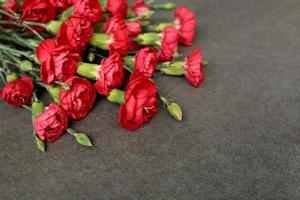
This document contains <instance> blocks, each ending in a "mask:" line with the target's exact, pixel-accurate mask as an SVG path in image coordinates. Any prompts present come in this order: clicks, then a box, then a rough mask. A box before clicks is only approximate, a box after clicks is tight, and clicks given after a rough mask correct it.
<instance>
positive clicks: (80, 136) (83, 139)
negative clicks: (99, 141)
mask: <svg viewBox="0 0 300 200" xmlns="http://www.w3.org/2000/svg"><path fill="white" fill-rule="evenodd" d="M74 136H75V138H76V140H77V142H78V143H79V144H81V145H83V146H87V147H92V146H93V144H92V142H91V140H90V139H89V137H88V136H87V135H86V134H84V133H76V134H74Z"/></svg>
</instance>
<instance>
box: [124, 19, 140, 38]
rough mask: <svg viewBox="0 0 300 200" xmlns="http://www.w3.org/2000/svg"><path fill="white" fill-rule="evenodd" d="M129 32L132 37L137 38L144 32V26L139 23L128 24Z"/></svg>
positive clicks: (130, 22)
mask: <svg viewBox="0 0 300 200" xmlns="http://www.w3.org/2000/svg"><path fill="white" fill-rule="evenodd" d="M127 30H128V33H129V36H130V37H136V36H138V35H139V34H140V33H141V32H142V26H141V24H140V23H139V21H129V22H127Z"/></svg>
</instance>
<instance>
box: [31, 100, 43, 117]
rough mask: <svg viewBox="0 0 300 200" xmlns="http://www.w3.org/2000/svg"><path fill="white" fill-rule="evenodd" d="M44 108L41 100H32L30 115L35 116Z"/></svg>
mask: <svg viewBox="0 0 300 200" xmlns="http://www.w3.org/2000/svg"><path fill="white" fill-rule="evenodd" d="M44 110H45V105H44V103H43V102H41V101H36V102H33V104H32V115H33V117H34V118H36V117H37V116H38V115H39V114H41V113H42V112H43V111H44Z"/></svg>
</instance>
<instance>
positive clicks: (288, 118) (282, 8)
mask: <svg viewBox="0 0 300 200" xmlns="http://www.w3.org/2000/svg"><path fill="white" fill-rule="evenodd" d="M176 2H179V3H180V2H182V4H186V5H188V6H189V7H191V8H192V9H193V10H194V11H195V12H197V14H198V36H197V38H196V41H195V44H194V46H193V47H191V48H186V49H182V52H183V53H184V54H186V53H187V52H189V51H190V50H192V49H193V48H194V47H198V46H201V47H202V48H203V50H204V55H205V58H206V59H207V60H209V62H210V65H209V67H208V68H207V69H206V74H207V80H206V82H205V83H204V84H203V86H202V87H201V88H200V89H195V88H193V87H191V86H190V85H189V84H187V82H186V81H185V80H184V78H171V77H163V78H159V79H158V80H157V82H158V84H159V87H160V88H161V90H162V92H163V93H165V94H167V96H168V97H169V98H170V99H172V100H174V101H176V102H178V103H179V104H181V105H182V107H183V109H184V112H185V116H184V120H183V122H182V123H176V122H175V121H174V120H173V119H172V118H170V117H169V116H168V114H167V112H166V111H165V110H163V109H161V112H160V113H159V114H158V115H157V117H156V118H154V119H153V120H152V121H151V123H149V124H147V125H145V126H144V127H143V128H142V129H140V130H139V131H137V132H134V133H131V132H128V131H126V130H125V129H122V128H120V127H119V125H118V123H117V109H118V108H117V106H116V105H113V104H110V103H108V102H107V101H105V100H104V99H100V100H99V101H98V102H97V105H96V106H95V109H94V110H93V112H92V113H91V114H90V115H89V117H88V118H86V119H85V120H83V121H79V122H74V123H73V127H74V128H75V129H77V130H83V131H85V132H86V133H87V134H88V135H90V136H91V137H92V139H93V142H94V144H95V147H94V148H93V149H91V150H90V149H87V148H83V147H81V146H79V145H77V144H76V143H75V141H74V139H73V138H72V137H71V136H69V135H65V136H63V137H62V138H61V140H59V141H57V142H55V143H53V144H51V145H48V149H47V150H48V151H47V153H40V152H38V151H37V150H36V149H35V148H34V146H33V142H32V137H31V133H32V127H31V119H30V114H29V113H28V112H27V111H26V110H22V109H15V108H12V107H10V106H7V105H6V104H5V103H4V102H3V101H1V102H0V110H1V111H0V114H1V115H0V117H1V119H0V138H1V139H0V199H30V200H40V199H84V200H85V199H105V200H107V199H128V200H133V199H138V200H143V199H151V200H152V199H153V200H154V199H155V200H158V199H180V200H181V199H300V183H299V178H300V177H299V176H300V164H299V163H300V149H299V142H300V138H299V133H300V114H299V111H300V95H299V93H300V66H299V63H300V56H299V52H300V45H299V44H300V37H299V36H300V12H299V10H300V1H299V0H251V1H249V0H227V1H225V0H210V1H204V0H185V1H180V0H177V1H176ZM158 17H159V18H160V19H161V20H165V21H167V20H170V19H171V18H172V17H171V13H169V14H166V13H161V14H160V15H158Z"/></svg>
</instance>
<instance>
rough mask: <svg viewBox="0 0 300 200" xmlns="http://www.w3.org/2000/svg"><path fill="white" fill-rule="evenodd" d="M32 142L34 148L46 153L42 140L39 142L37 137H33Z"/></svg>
mask: <svg viewBox="0 0 300 200" xmlns="http://www.w3.org/2000/svg"><path fill="white" fill-rule="evenodd" d="M34 142H35V145H36V148H37V149H38V150H40V151H42V152H45V151H46V144H45V142H44V141H43V140H41V139H40V138H39V137H38V136H37V135H35V136H34Z"/></svg>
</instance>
